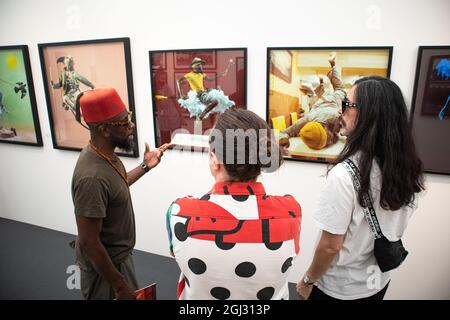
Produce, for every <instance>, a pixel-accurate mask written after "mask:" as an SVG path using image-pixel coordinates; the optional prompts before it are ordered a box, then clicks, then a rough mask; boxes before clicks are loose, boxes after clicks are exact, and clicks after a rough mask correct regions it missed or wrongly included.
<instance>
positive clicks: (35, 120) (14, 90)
mask: <svg viewBox="0 0 450 320" xmlns="http://www.w3.org/2000/svg"><path fill="white" fill-rule="evenodd" d="M3 51H6V52H11V51H20V52H21V54H22V58H23V59H22V63H23V67H24V69H23V72H22V73H23V75H24V77H25V79H24V80H23V81H26V83H25V84H24V83H23V81H20V82H14V83H12V82H10V81H8V80H6V79H1V80H2V81H1V82H2V86H1V87H0V88H2V87H3V86H5V87H8V89H10V90H11V94H12V95H17V94H19V93H20V96H21V97H22V96H23V98H20V100H23V99H24V98H26V97H27V96H28V99H29V101H28V103H27V106H26V107H28V108H29V111H30V113H31V121H30V122H32V125H33V127H34V130H32V131H34V137H35V142H31V141H26V140H25V139H22V140H19V135H16V137H17V138H16V137H12V138H0V143H8V144H19V145H27V146H36V147H42V146H43V141H42V134H41V127H40V122H39V115H38V110H37V103H36V96H35V91H34V84H33V76H32V72H31V64H30V55H29V52H28V46H27V45H11V46H0V52H3ZM13 63H14V62H13ZM14 64H15V63H14ZM15 65H16V64H15ZM19 66H20V64H19ZM0 77H1V74H0ZM3 94H4V93H3ZM4 98H5V96H3V97H2V100H3V99H4ZM3 103H5V104H3ZM0 104H1V105H2V113H3V112H8V110H7V108H8V106H7V105H6V102H5V101H3V102H2V101H0ZM1 124H2V123H1V122H0V125H1Z"/></svg>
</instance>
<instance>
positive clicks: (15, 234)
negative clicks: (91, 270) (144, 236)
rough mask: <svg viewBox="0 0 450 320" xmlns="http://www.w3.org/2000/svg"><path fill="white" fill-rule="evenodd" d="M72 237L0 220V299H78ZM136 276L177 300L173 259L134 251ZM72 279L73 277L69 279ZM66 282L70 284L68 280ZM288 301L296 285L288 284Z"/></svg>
mask: <svg viewBox="0 0 450 320" xmlns="http://www.w3.org/2000/svg"><path fill="white" fill-rule="evenodd" d="M74 239H75V236H74V235H72V234H67V233H63V232H58V231H54V230H51V229H46V228H41V227H37V226H33V225H30V224H25V223H21V222H17V221H13V220H8V219H4V218H0V261H1V262H0V299H1V300H9V299H20V300H21V299H33V300H34V299H63V300H73V299H81V298H82V297H81V293H80V290H78V289H76V288H75V289H69V288H68V286H67V282H69V284H73V283H74V281H71V280H72V279H73V276H72V275H73V272H72V273H67V270H68V268H69V272H70V266H72V265H75V253H74V250H73V249H72V248H70V247H69V242H70V241H72V240H74ZM134 262H135V266H136V275H137V278H138V281H139V284H140V285H141V286H143V285H147V284H150V283H153V282H156V283H157V296H158V299H164V300H168V299H176V287H177V280H178V275H179V269H178V266H177V264H176V263H175V261H174V260H173V259H172V258H168V257H164V256H160V255H156V254H151V253H147V252H143V251H139V250H135V251H134ZM71 276H72V277H71ZM68 280H69V281H68ZM289 290H290V296H291V299H292V298H295V297H296V294H295V286H294V284H293V283H290V284H289Z"/></svg>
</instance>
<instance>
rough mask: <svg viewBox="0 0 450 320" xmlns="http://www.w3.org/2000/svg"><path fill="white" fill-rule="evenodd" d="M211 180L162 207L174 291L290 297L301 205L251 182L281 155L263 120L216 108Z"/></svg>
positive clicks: (189, 295) (196, 295)
mask: <svg viewBox="0 0 450 320" xmlns="http://www.w3.org/2000/svg"><path fill="white" fill-rule="evenodd" d="M209 144H210V153H209V160H210V161H209V166H210V170H211V174H212V175H213V177H214V179H215V181H216V183H215V184H214V186H213V187H212V189H211V190H210V191H209V192H208V193H206V194H205V195H204V196H203V197H201V198H199V199H198V198H194V197H191V196H188V197H184V198H181V199H178V200H176V201H175V202H173V203H172V205H171V206H170V208H169V210H168V212H167V229H168V233H169V240H170V250H171V254H172V255H173V256H174V257H175V259H176V261H177V263H178V265H179V267H180V269H181V275H180V279H179V283H178V298H179V299H220V300H225V299H232V300H237V299H249V300H250V299H259V300H267V299H289V291H288V282H287V277H288V273H289V272H288V271H289V270H290V267H291V266H292V264H293V262H294V260H295V258H296V256H297V255H298V253H299V250H300V244H299V238H300V224H301V208H300V205H299V204H298V203H297V201H296V200H295V199H294V197H292V196H290V195H285V196H271V195H267V194H266V192H265V190H264V186H263V185H262V183H260V182H256V180H257V178H258V176H259V175H260V174H261V171H265V172H273V171H275V170H277V169H278V168H279V167H280V165H281V163H282V157H281V154H280V150H279V149H278V145H277V143H276V142H275V141H274V139H273V135H272V133H271V130H270V128H269V127H268V126H267V123H266V122H265V121H264V120H263V119H261V118H260V117H258V116H257V115H256V114H255V113H253V112H251V111H247V110H242V109H234V110H231V109H230V110H227V111H226V112H224V113H223V114H221V115H220V116H219V117H218V119H217V123H216V125H215V127H214V129H213V131H212V133H211V135H210V138H209Z"/></svg>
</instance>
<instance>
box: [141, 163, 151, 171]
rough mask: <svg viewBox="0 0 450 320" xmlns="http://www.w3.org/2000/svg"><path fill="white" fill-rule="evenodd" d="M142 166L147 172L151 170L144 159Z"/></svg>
mask: <svg viewBox="0 0 450 320" xmlns="http://www.w3.org/2000/svg"><path fill="white" fill-rule="evenodd" d="M140 166H141V168H142V170H144V172H145V173H147V172H149V171H150V167H149V166H147V164H146V163H145V161H143V162H142V163H141V164H140Z"/></svg>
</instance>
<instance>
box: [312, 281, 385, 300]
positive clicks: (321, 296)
mask: <svg viewBox="0 0 450 320" xmlns="http://www.w3.org/2000/svg"><path fill="white" fill-rule="evenodd" d="M388 286H389V282H388V284H387V285H386V286H385V287H384V288H383V289H382V290H381V291H379V292H377V293H376V294H374V295H373V296H370V297H367V298H361V299H356V300H361V301H364V300H383V298H384V295H385V294H386V291H387V288H388ZM309 300H339V299H336V298H333V297H330V296H329V295H327V294H326V293H325V292H323V291H322V290H320V289H319V288H317V287H316V286H314V288H313V290H312V292H311V295H310V296H309Z"/></svg>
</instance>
